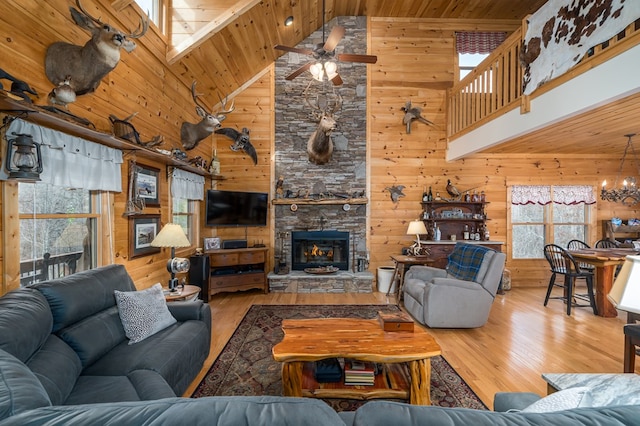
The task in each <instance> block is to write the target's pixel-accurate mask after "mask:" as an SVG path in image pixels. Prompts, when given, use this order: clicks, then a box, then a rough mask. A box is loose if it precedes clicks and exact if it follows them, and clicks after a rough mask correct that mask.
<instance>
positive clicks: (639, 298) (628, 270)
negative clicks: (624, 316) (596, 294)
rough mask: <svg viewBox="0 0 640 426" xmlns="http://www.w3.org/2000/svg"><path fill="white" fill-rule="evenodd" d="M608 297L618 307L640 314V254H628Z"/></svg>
mask: <svg viewBox="0 0 640 426" xmlns="http://www.w3.org/2000/svg"><path fill="white" fill-rule="evenodd" d="M607 297H608V298H609V300H610V301H611V303H613V304H614V306H615V307H616V309H620V310H622V311H626V312H631V313H634V314H640V256H627V258H626V260H625V261H624V264H623V265H622V269H620V272H618V276H617V278H616V280H615V282H614V283H613V287H611V291H610V292H609V294H608V295H607Z"/></svg>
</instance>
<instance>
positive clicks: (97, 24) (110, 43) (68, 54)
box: [45, 0, 149, 95]
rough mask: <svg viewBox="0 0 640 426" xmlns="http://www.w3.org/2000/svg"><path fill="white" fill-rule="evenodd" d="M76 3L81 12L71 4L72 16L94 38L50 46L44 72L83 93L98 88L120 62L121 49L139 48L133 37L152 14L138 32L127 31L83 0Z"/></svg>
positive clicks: (56, 82)
mask: <svg viewBox="0 0 640 426" xmlns="http://www.w3.org/2000/svg"><path fill="white" fill-rule="evenodd" d="M76 5H77V6H78V8H79V9H80V11H78V10H77V9H75V8H73V7H70V8H69V10H70V11H71V17H72V18H73V20H74V22H75V23H76V24H77V25H78V26H80V27H81V28H83V29H85V30H87V31H89V32H90V33H91V39H90V40H89V41H88V42H87V43H86V44H85V45H84V46H78V45H75V44H70V43H65V42H62V41H59V42H56V43H53V44H52V45H50V46H49V47H48V48H47V53H46V56H45V74H46V75H47V78H48V79H49V81H51V82H52V83H53V84H55V85H56V86H60V85H62V84H68V85H69V86H70V87H71V88H72V89H73V91H74V92H75V93H76V95H84V94H86V93H91V92H93V91H95V90H96V88H97V87H98V85H99V84H100V81H101V80H102V79H103V78H104V77H105V76H106V75H107V74H109V72H110V71H111V70H113V69H114V68H115V67H116V65H118V62H119V61H120V49H124V50H126V51H127V52H131V51H133V49H135V48H136V43H135V42H134V41H133V40H131V39H135V38H140V37H142V36H143V35H144V34H145V33H146V32H147V29H149V17H148V16H147V18H146V19H143V18H141V19H140V24H139V25H138V28H137V29H136V31H135V32H133V33H130V34H125V33H123V32H122V31H120V30H118V29H116V28H113V27H112V26H111V25H109V24H105V23H104V22H102V21H101V20H100V19H96V18H94V17H93V16H91V15H90V14H89V13H88V12H87V11H86V10H85V9H84V7H83V6H82V4H80V0H76Z"/></svg>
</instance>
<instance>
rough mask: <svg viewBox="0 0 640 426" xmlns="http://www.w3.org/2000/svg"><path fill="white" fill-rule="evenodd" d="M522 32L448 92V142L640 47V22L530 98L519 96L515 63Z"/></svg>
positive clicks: (518, 69)
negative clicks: (632, 48)
mask: <svg viewBox="0 0 640 426" xmlns="http://www.w3.org/2000/svg"><path fill="white" fill-rule="evenodd" d="M522 38H523V32H522V28H520V29H518V30H516V31H515V32H514V33H513V34H511V35H510V36H509V38H507V39H506V40H505V41H504V43H502V44H501V45H500V46H499V47H498V48H497V49H496V50H494V51H493V52H492V53H491V54H490V55H489V56H488V57H487V58H486V59H485V60H484V61H482V62H481V63H480V64H479V65H478V66H477V67H476V68H475V69H474V70H473V71H471V72H470V73H469V74H468V75H466V76H465V78H463V79H462V80H461V81H460V82H458V83H457V84H455V85H454V86H453V87H452V88H451V89H449V91H448V96H447V97H448V99H447V101H448V102H447V106H448V114H447V116H448V120H449V122H448V127H447V135H448V137H449V138H450V139H453V138H456V137H458V136H461V135H462V134H464V133H466V132H469V131H471V130H473V129H475V128H477V127H480V126H481V125H482V124H485V123H487V122H488V121H490V120H493V119H495V118H496V117H498V116H500V115H502V114H505V113H507V112H508V111H511V110H512V109H514V108H517V107H519V106H522V108H523V109H524V110H526V109H527V108H528V102H527V101H528V98H534V97H536V96H539V95H541V94H543V93H546V92H547V91H549V90H551V89H553V88H554V87H557V86H558V85H560V84H562V83H564V82H566V81H568V80H570V79H572V78H574V77H575V76H577V75H579V74H582V73H584V72H586V71H588V70H589V69H591V68H593V67H595V66H596V65H598V64H601V63H603V62H605V61H607V60H609V59H611V58H612V57H614V56H615V55H618V54H620V53H622V52H624V51H626V50H628V49H630V48H631V47H633V46H635V45H637V44H640V20H637V21H636V22H634V23H632V24H630V25H628V26H627V27H626V28H625V29H624V30H623V31H621V32H620V33H618V34H617V35H616V36H615V37H613V38H611V39H610V40H608V41H605V42H604V43H601V44H599V45H597V46H596V47H594V48H593V49H591V50H590V51H589V53H588V54H587V55H586V56H585V58H583V59H582V61H581V62H580V63H578V64H576V66H574V67H573V68H572V69H571V71H570V72H567V73H565V74H563V75H561V76H559V77H557V78H555V79H554V80H551V81H549V82H547V83H545V84H544V85H543V86H541V87H540V88H539V89H537V90H536V91H535V92H533V93H532V94H531V95H529V96H523V95H522V74H523V69H522V66H521V65H520V61H519V59H518V56H519V52H520V47H521V46H522V43H523V41H522Z"/></svg>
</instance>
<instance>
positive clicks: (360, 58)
mask: <svg viewBox="0 0 640 426" xmlns="http://www.w3.org/2000/svg"><path fill="white" fill-rule="evenodd" d="M336 58H338V60H339V61H344V62H362V63H364V64H375V63H376V62H377V61H378V57H377V56H375V55H354V54H352V53H341V54H339V55H336Z"/></svg>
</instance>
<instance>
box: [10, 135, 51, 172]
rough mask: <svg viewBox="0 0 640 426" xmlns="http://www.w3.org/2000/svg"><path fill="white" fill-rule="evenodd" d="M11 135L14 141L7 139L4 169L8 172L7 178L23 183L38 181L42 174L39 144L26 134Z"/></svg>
mask: <svg viewBox="0 0 640 426" xmlns="http://www.w3.org/2000/svg"><path fill="white" fill-rule="evenodd" d="M12 135H14V136H15V138H14V139H7V156H6V161H5V167H6V169H7V172H9V176H8V178H9V179H15V180H18V181H23V182H37V181H39V180H40V173H42V154H41V152H40V144H39V143H37V142H34V140H33V138H32V137H31V135H28V134H23V133H20V134H15V133H12Z"/></svg>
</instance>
